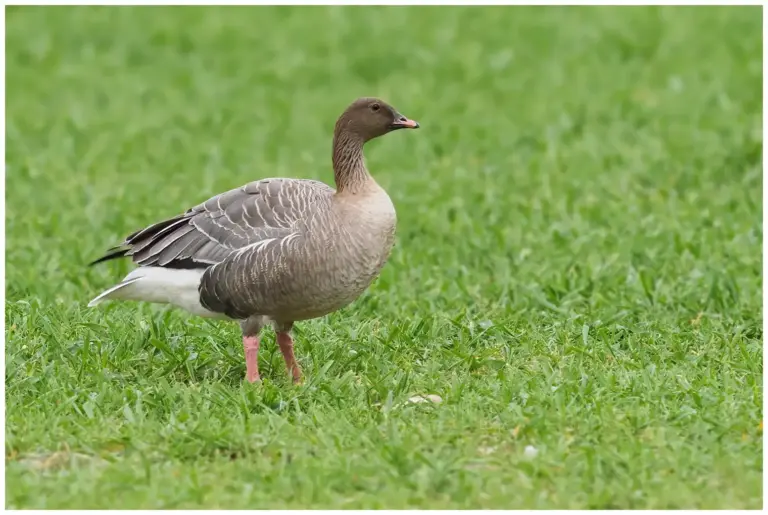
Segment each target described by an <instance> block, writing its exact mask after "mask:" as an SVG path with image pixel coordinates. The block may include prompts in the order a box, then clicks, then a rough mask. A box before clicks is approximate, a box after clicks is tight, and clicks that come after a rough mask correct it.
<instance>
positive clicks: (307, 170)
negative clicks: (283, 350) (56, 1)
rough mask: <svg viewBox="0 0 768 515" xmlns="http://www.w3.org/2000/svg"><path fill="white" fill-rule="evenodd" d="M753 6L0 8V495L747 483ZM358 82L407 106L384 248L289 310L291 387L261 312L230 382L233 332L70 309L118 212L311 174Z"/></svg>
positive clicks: (112, 269)
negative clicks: (0, 462)
mask: <svg viewBox="0 0 768 515" xmlns="http://www.w3.org/2000/svg"><path fill="white" fill-rule="evenodd" d="M760 20H761V10H760V8H759V7H753V8H743V7H742V8H737V7H721V8H658V7H655V8H605V7H602V8H599V7H598V8H519V7H518V8H341V7H332V8H128V7H121V8H95V7H81V8H61V7H60V8H39V7H16V8H9V9H8V11H7V14H6V24H7V26H6V28H7V40H6V50H7V54H6V59H7V60H6V70H7V74H6V77H7V101H6V106H7V107H6V109H7V118H6V134H7V136H6V137H7V139H6V145H7V153H6V173H7V175H6V177H7V185H6V188H7V189H6V191H7V199H6V235H7V240H6V241H7V247H6V308H5V310H6V311H5V317H6V349H5V359H6V443H5V452H6V506H7V507H12V508H117V507H126V508H182V507H185V508H203V507H205V508H256V507H258V508H289V507H290V508H310V507H311V508H321V507H323V508H380V507H387V508H415V507H419V508H469V507H472V508H758V507H760V506H761V505H762V488H761V484H762V461H761V459H762V452H763V444H762V411H761V407H762V399H763V397H762V388H763V382H762V372H763V369H762V360H763V354H762V337H763V335H762V312H761V279H762V276H761V244H762V223H761V212H762V202H761V190H762V176H761V161H762V127H761V112H762V99H761V80H762V54H761V44H762V42H761V21H760ZM362 95H377V96H381V97H383V98H385V99H387V100H389V101H391V102H392V103H393V105H395V106H396V107H397V108H398V109H400V110H401V111H402V112H403V113H404V114H405V115H407V116H409V117H412V118H414V119H416V120H418V121H419V122H420V123H421V125H422V129H421V130H419V131H415V132H405V131H402V132H398V133H396V134H393V135H390V136H387V137H385V138H382V139H381V140H380V141H376V142H374V143H372V144H371V145H369V147H368V149H367V157H368V163H369V166H370V168H371V169H372V171H373V172H374V175H375V176H376V178H377V180H379V182H380V183H381V184H382V185H383V186H385V187H386V188H387V189H388V191H389V192H390V195H391V196H392V198H393V201H394V203H395V205H396V207H397V210H398V217H399V221H398V241H397V245H396V247H395V250H394V253H393V255H392V257H391V259H390V261H389V263H388V265H387V266H386V267H385V269H384V271H383V273H382V275H381V277H380V278H379V280H378V281H377V282H376V283H375V284H374V285H373V286H372V287H371V288H370V289H369V291H368V292H366V294H365V295H364V296H363V297H362V298H360V299H359V300H358V301H357V302H355V303H354V304H353V305H351V306H349V307H348V308H346V309H344V310H343V311H341V312H338V313H334V314H332V315H330V316H328V317H326V318H324V319H319V320H313V321H309V322H305V323H301V324H297V333H296V334H297V337H296V340H297V354H298V356H299V360H300V362H301V364H302V366H303V368H304V370H305V372H306V374H307V376H308V381H307V382H306V384H304V385H302V386H298V387H293V386H292V385H291V384H290V382H289V381H288V380H287V376H286V374H285V371H284V368H283V367H284V365H283V363H282V357H281V356H280V353H279V352H277V351H276V348H275V345H274V343H273V340H272V338H273V336H272V335H271V334H267V335H266V343H265V345H264V349H265V350H264V351H263V352H262V356H261V369H262V374H263V376H264V377H265V380H264V382H263V384H261V385H249V384H244V383H243V376H244V361H243V359H242V356H241V353H242V348H241V344H240V340H239V329H238V327H237V326H236V325H235V324H227V323H215V322H209V321H204V320H201V319H196V318H192V317H189V316H187V315H186V314H184V313H182V312H179V311H174V310H171V309H167V308H164V307H159V306H150V305H146V304H131V303H123V304H119V303H113V304H110V305H107V306H104V307H101V308H100V309H87V308H86V303H87V302H88V300H89V299H90V298H92V297H93V296H94V295H95V294H97V293H98V292H100V291H101V290H102V289H104V288H105V287H108V286H110V285H112V284H113V283H114V282H115V281H116V280H118V279H119V278H120V277H122V275H123V274H124V273H126V272H127V271H128V270H129V269H130V264H129V263H118V264H113V265H109V266H102V267H96V268H92V269H89V268H86V267H85V263H87V262H88V261H89V260H91V259H93V258H95V257H97V256H99V255H100V253H101V252H102V251H103V250H105V249H106V248H107V247H109V246H111V245H112V244H114V243H116V242H119V241H120V240H121V239H122V238H123V237H124V236H126V235H127V234H128V233H130V232H132V231H133V230H135V229H138V228H140V227H143V226H144V225H146V224H148V223H151V222H154V221H156V220H157V219H160V218H163V217H167V216H170V215H174V214H176V213H178V212H180V211H182V210H184V209H186V208H187V207H190V206H191V205H193V204H195V203H197V202H199V201H202V200H204V199H206V198H208V197H209V196H211V195H213V194H216V193H218V192H221V191H224V190H226V189H229V188H233V187H236V186H239V185H241V184H244V183H245V182H248V181H250V180H254V179H258V178H262V177H270V176H273V177H274V176H293V177H306V178H318V179H321V180H324V181H329V182H330V181H332V173H331V168H330V132H331V129H332V126H333V123H334V121H335V117H336V116H337V115H338V113H339V112H340V111H341V109H343V108H344V107H345V106H346V105H347V104H348V103H349V102H350V101H351V100H352V99H354V98H356V97H358V96H362ZM419 394H423V395H426V394H437V395H440V396H441V397H442V399H443V402H442V403H441V404H432V403H422V404H409V403H407V402H406V400H407V399H408V398H409V397H411V396H413V395H419ZM528 446H532V447H534V448H535V449H536V451H538V452H537V453H535V452H532V450H529V451H528V452H527V453H526V451H525V448H526V447H528ZM532 454H536V455H535V456H533V455H532Z"/></svg>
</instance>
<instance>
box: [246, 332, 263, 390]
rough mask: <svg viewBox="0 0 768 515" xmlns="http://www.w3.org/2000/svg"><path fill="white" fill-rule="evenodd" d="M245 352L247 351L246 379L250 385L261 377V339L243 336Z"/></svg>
mask: <svg viewBox="0 0 768 515" xmlns="http://www.w3.org/2000/svg"><path fill="white" fill-rule="evenodd" d="M243 350H245V370H246V372H245V378H246V379H247V380H248V382H249V383H255V382H256V381H259V380H260V379H261V378H260V377H259V337H258V336H243Z"/></svg>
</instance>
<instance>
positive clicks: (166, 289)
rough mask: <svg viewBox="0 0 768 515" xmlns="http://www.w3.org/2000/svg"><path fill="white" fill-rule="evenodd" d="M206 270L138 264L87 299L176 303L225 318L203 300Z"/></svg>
mask: <svg viewBox="0 0 768 515" xmlns="http://www.w3.org/2000/svg"><path fill="white" fill-rule="evenodd" d="M203 273H204V270H180V269H175V268H162V267H155V266H145V267H139V268H136V269H135V270H133V271H132V272H131V273H130V274H128V275H127V276H125V279H123V281H122V282H121V283H120V284H117V285H115V286H113V287H112V288H110V289H108V290H106V291H105V292H103V293H102V294H101V295H99V296H98V297H96V298H95V299H93V300H92V301H91V302H89V303H88V307H91V306H95V305H97V304H99V303H101V302H103V301H105V300H139V301H144V302H154V303H157V304H173V305H174V306H177V307H180V308H182V309H185V310H187V311H189V312H190V313H192V314H195V315H198V316H202V317H213V318H226V317H225V316H224V315H221V314H219V313H214V312H212V311H208V310H207V309H205V308H204V307H203V306H202V304H200V293H199V292H198V287H199V286H200V279H201V277H202V276H203Z"/></svg>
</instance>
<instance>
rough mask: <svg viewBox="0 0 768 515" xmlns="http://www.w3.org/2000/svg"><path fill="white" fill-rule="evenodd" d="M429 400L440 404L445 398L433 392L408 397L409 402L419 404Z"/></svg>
mask: <svg viewBox="0 0 768 515" xmlns="http://www.w3.org/2000/svg"><path fill="white" fill-rule="evenodd" d="M427 401H429V402H432V403H434V404H440V403H441V402H443V399H442V397H440V396H439V395H435V394H432V393H431V394H429V395H426V396H421V395H416V396H414V397H411V398H410V399H408V402H410V403H412V404H419V403H422V402H427Z"/></svg>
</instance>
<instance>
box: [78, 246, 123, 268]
mask: <svg viewBox="0 0 768 515" xmlns="http://www.w3.org/2000/svg"><path fill="white" fill-rule="evenodd" d="M128 250H130V249H125V248H112V249H110V252H108V253H107V254H104V255H103V256H101V257H100V258H99V259H97V260H95V261H91V262H90V263H88V266H93V265H98V264H99V263H103V262H104V261H109V260H111V259H118V258H121V257H125V256H126V254H127V253H128Z"/></svg>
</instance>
